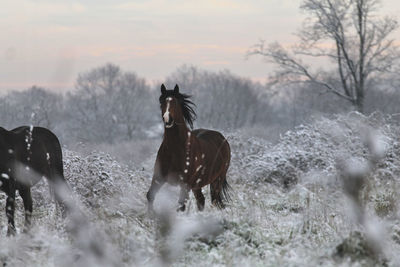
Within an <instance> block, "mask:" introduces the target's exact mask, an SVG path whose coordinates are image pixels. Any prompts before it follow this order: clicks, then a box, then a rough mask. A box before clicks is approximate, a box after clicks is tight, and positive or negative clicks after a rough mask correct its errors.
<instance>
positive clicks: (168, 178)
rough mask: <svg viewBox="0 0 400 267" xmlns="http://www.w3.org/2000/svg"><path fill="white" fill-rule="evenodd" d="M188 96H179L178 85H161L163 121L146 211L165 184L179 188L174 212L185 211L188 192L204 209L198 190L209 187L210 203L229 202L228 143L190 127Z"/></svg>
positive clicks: (191, 116) (193, 115) (191, 115)
mask: <svg viewBox="0 0 400 267" xmlns="http://www.w3.org/2000/svg"><path fill="white" fill-rule="evenodd" d="M189 98H190V96H188V95H185V94H181V93H179V87H178V85H176V86H175V88H174V90H167V89H166V88H165V86H164V84H163V85H161V96H160V107H161V116H162V118H163V120H164V137H163V142H162V144H161V146H160V148H159V150H158V154H157V159H156V163H155V166H154V175H153V179H152V182H151V186H150V189H149V191H148V192H147V200H148V202H149V210H152V209H153V201H154V198H155V194H156V193H157V191H158V190H159V189H160V187H161V186H162V185H163V184H164V183H165V182H168V183H169V184H172V185H180V187H181V191H180V196H179V205H180V206H179V208H178V211H184V210H185V204H186V201H187V199H188V197H189V191H190V190H192V191H193V193H194V196H195V197H196V200H197V207H198V209H199V210H200V211H201V210H203V209H204V195H203V193H202V192H201V188H202V187H204V186H206V185H208V184H210V189H211V202H212V204H213V205H215V206H217V207H218V208H224V207H225V204H224V201H228V200H229V195H228V189H229V188H230V187H229V185H228V182H227V181H226V172H227V171H228V168H229V162H230V158H231V151H230V147H229V144H228V141H227V140H226V139H225V138H224V136H223V135H222V134H221V133H219V132H217V131H211V130H205V129H197V130H194V131H190V130H189V128H188V126H187V124H188V125H189V126H190V128H193V120H194V119H195V118H196V113H195V112H194V110H193V105H194V104H193V102H191V101H190V100H189Z"/></svg>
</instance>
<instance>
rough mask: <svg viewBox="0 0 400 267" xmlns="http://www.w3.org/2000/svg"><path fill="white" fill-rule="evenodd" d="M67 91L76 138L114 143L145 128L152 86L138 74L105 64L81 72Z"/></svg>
mask: <svg viewBox="0 0 400 267" xmlns="http://www.w3.org/2000/svg"><path fill="white" fill-rule="evenodd" d="M75 87H76V90H75V92H73V93H69V94H68V102H67V105H66V106H67V107H68V110H69V114H70V117H71V120H70V125H69V128H70V129H71V130H72V132H73V133H74V134H75V135H76V137H75V138H76V139H78V140H83V141H90V142H106V143H112V142H114V141H117V140H131V139H132V138H133V136H134V135H135V134H139V132H140V131H144V129H146V123H148V122H151V120H149V116H151V115H149V114H151V113H150V112H148V109H149V106H150V105H149V104H148V103H149V102H150V91H149V90H150V89H149V87H148V85H147V84H146V81H145V80H144V79H142V78H139V77H138V76H137V75H136V74H135V73H129V72H123V71H122V70H121V69H120V68H119V67H118V66H116V65H113V64H106V65H104V66H101V67H98V68H94V69H92V70H90V71H88V72H84V73H81V74H80V75H79V76H78V79H77V82H76V85H75Z"/></svg>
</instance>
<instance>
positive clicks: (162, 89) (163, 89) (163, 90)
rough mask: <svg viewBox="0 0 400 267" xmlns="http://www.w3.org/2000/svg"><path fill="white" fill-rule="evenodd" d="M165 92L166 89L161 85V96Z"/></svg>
mask: <svg viewBox="0 0 400 267" xmlns="http://www.w3.org/2000/svg"><path fill="white" fill-rule="evenodd" d="M166 92H167V88H165V85H164V84H161V94H165V93H166Z"/></svg>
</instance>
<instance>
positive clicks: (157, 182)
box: [146, 175, 165, 212]
mask: <svg viewBox="0 0 400 267" xmlns="http://www.w3.org/2000/svg"><path fill="white" fill-rule="evenodd" d="M163 184H165V180H164V179H161V178H160V176H159V175H153V179H152V180H151V185H150V188H149V191H148V192H147V194H146V197H147V203H148V206H147V208H148V211H149V212H153V211H154V210H153V202H154V199H155V197H156V194H157V192H158V191H159V190H160V188H161V186H162V185H163Z"/></svg>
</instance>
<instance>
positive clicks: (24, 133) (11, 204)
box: [0, 126, 69, 235]
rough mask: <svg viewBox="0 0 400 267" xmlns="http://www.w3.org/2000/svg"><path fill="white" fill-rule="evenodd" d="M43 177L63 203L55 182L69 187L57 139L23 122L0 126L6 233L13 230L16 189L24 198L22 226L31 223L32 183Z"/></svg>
mask: <svg viewBox="0 0 400 267" xmlns="http://www.w3.org/2000/svg"><path fill="white" fill-rule="evenodd" d="M42 177H46V178H47V179H48V181H49V184H50V186H51V188H52V189H55V190H54V193H55V198H56V200H57V201H58V202H59V203H60V204H62V206H64V205H63V201H62V196H61V195H60V193H61V192H60V190H57V188H55V187H54V186H57V185H60V186H64V188H69V187H68V185H67V183H66V181H65V179H64V172H63V161H62V152H61V146H60V142H59V141H58V139H57V137H56V136H55V135H54V134H53V133H52V132H51V131H49V130H48V129H45V128H41V127H33V126H31V127H29V126H22V127H18V128H15V129H13V130H11V131H7V130H6V129H4V128H1V127H0V181H1V187H0V189H1V190H2V191H4V192H5V193H6V194H7V202H6V214H7V218H8V231H7V235H12V234H15V224H14V209H15V194H16V190H18V192H19V194H20V195H21V197H22V199H23V202H24V209H25V229H24V231H27V230H28V229H29V227H30V225H31V216H32V197H31V187H32V186H33V185H35V184H36V183H37V182H39V180H40V179H41V178H42Z"/></svg>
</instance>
